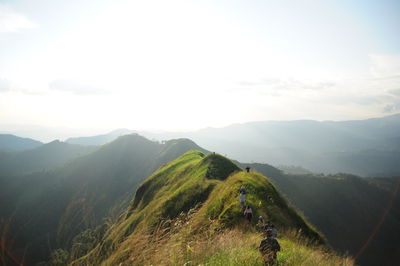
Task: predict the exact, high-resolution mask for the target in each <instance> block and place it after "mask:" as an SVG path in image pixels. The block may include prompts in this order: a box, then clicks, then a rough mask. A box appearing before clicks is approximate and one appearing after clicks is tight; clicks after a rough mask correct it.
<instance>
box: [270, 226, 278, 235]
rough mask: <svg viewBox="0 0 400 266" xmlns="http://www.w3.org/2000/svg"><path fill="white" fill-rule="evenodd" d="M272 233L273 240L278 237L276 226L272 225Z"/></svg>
mask: <svg viewBox="0 0 400 266" xmlns="http://www.w3.org/2000/svg"><path fill="white" fill-rule="evenodd" d="M271 233H272V238H277V237H278V229H276V227H275V225H274V224H271Z"/></svg>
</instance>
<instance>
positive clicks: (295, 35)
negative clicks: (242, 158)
mask: <svg viewBox="0 0 400 266" xmlns="http://www.w3.org/2000/svg"><path fill="white" fill-rule="evenodd" d="M399 29H400V1H397V0H374V1H373V0H357V1H356V0H337V1H333V0H332V1H330V0H327V1H319V0H296V1H294V0H292V1H289V0H279V1H278V0H276V1H272V0H264V1H257V0H254V1H236V0H227V1H207V0H205V1H175V0H171V1H153V0H147V1H128V0H96V1H95V0H86V1H81V0H79V1H77V0H66V1H61V0H35V1H32V0H15V1H0V130H3V131H6V130H7V127H9V129H10V130H11V128H15V127H18V126H19V127H22V126H26V125H35V126H43V127H57V128H69V129H82V130H85V132H90V131H93V132H94V131H96V130H97V131H99V132H100V131H102V130H103V131H105V130H112V129H116V128H130V129H137V130H143V129H145V130H149V129H154V130H155V129H157V130H169V131H186V130H195V129H200V128H204V127H210V126H212V127H222V126H226V125H229V124H232V123H244V122H248V121H261V120H297V119H313V120H350V119H366V118H370V117H381V116H385V115H390V114H395V113H399V112H400V34H399ZM11 131H12V130H11ZM82 132H83V131H82Z"/></svg>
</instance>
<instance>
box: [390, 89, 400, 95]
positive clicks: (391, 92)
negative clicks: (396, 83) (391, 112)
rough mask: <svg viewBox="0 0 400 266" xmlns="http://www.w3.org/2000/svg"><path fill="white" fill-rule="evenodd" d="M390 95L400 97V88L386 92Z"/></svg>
mask: <svg viewBox="0 0 400 266" xmlns="http://www.w3.org/2000/svg"><path fill="white" fill-rule="evenodd" d="M388 92H389V93H390V94H393V95H396V96H400V88H399V89H393V90H389V91H388Z"/></svg>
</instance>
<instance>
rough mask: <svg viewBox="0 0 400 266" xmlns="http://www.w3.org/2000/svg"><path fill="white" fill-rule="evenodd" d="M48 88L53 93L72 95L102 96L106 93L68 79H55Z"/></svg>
mask: <svg viewBox="0 0 400 266" xmlns="http://www.w3.org/2000/svg"><path fill="white" fill-rule="evenodd" d="M49 88H50V89H51V90H55V91H66V92H71V93H74V94H103V93H105V92H106V91H104V90H103V89H100V88H97V87H94V86H92V85H88V84H84V83H81V82H78V81H74V80H70V79H56V80H53V81H52V82H50V83H49Z"/></svg>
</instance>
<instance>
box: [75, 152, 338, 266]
mask: <svg viewBox="0 0 400 266" xmlns="http://www.w3.org/2000/svg"><path fill="white" fill-rule="evenodd" d="M242 185H244V186H245V187H246V190H247V196H248V197H247V203H248V204H249V205H251V206H252V208H253V211H254V212H255V213H254V217H258V215H263V216H264V217H266V218H267V219H269V220H271V221H272V222H273V223H274V224H275V225H276V226H277V227H278V229H279V230H280V232H285V233H282V236H281V239H282V240H283V245H284V246H286V247H288V249H287V250H286V251H285V252H286V253H284V252H282V255H281V257H280V260H281V261H282V264H285V265H293V264H290V263H289V261H290V260H291V259H294V258H292V255H291V254H289V253H290V252H289V250H292V251H291V252H292V253H293V254H294V253H296V252H297V251H295V250H296V248H291V249H290V246H296V247H299V248H300V247H303V251H304V254H306V253H307V252H309V253H310V254H311V253H313V252H314V251H315V252H321V254H325V253H326V250H324V251H323V250H320V251H317V250H318V249H317V248H315V246H325V245H324V243H325V242H324V239H323V237H321V235H320V234H319V233H318V232H317V231H316V230H315V229H313V228H312V226H310V225H309V224H308V223H307V222H306V221H305V220H304V219H303V218H302V217H301V216H300V215H299V214H297V213H296V212H295V211H294V210H293V209H292V208H291V207H289V206H288V204H287V202H286V201H285V200H284V199H283V198H282V197H281V196H280V195H279V193H278V192H277V190H276V189H275V187H274V186H273V185H272V183H271V182H270V181H269V179H268V178H266V177H265V176H263V175H261V174H259V173H256V172H250V173H246V172H244V171H242V170H241V169H240V168H238V167H237V166H236V165H235V164H233V163H232V162H231V161H230V160H228V159H226V158H224V157H222V156H221V155H218V154H209V155H207V156H206V155H204V154H203V153H201V152H198V151H190V152H187V153H185V154H184V155H183V156H181V157H179V158H178V159H176V160H174V161H172V162H170V163H168V164H166V165H165V166H163V167H162V168H160V169H159V170H157V171H156V172H155V173H153V174H152V175H151V176H150V177H149V178H147V179H146V180H145V181H144V182H143V183H142V185H141V186H140V187H139V188H138V190H137V192H136V195H135V198H134V200H133V201H132V202H131V205H130V207H129V209H128V210H127V212H126V215H124V216H121V217H120V219H119V220H118V222H117V223H115V224H113V225H111V226H110V228H109V229H108V231H107V232H106V233H105V236H104V237H103V239H102V240H101V241H100V242H99V243H98V244H97V246H96V247H95V248H94V249H93V250H91V251H90V252H89V253H88V254H87V255H85V256H83V257H81V258H72V259H75V260H74V261H73V263H72V264H73V265H118V264H120V263H122V265H131V264H135V265H142V264H145V265H147V264H148V265H150V264H151V263H154V264H171V263H172V264H175V263H177V264H179V263H185V262H188V260H191V261H192V262H193V261H195V262H196V263H207V262H210V263H211V264H210V265H214V264H217V265H218V263H221V264H219V265H224V258H223V257H224V256H228V257H230V256H229V255H226V254H225V255H224V253H226V252H229V249H230V248H229V245H231V244H232V245H233V244H234V242H235V241H236V240H237V241H239V242H240V243H242V244H243V246H242V247H237V248H239V249H240V250H239V251H238V254H239V257H240V256H242V258H237V259H238V260H241V259H245V258H246V256H250V258H251V259H252V260H253V262H254V263H256V264H258V265H260V263H261V260H260V256H259V254H258V251H257V249H256V246H257V243H258V241H259V240H260V236H259V234H257V233H256V231H255V229H254V228H255V227H254V226H255V222H256V220H257V219H253V223H251V224H249V223H248V222H247V221H246V220H245V219H244V217H243V214H242V211H243V210H242V209H241V207H240V205H239V202H238V194H239V193H238V191H239V188H240V187H241V186H242ZM289 232H291V233H289ZM293 232H295V233H293ZM224 234H226V236H229V238H230V239H225V240H226V243H225V244H226V245H225V244H221V245H220V246H216V244H215V243H216V242H218V241H219V240H218V239H219V238H220V237H221V236H223V235H224ZM240 234H243V237H241V238H238V235H240ZM293 235H296V236H295V237H292V236H293ZM236 238H237V239H236ZM300 238H301V239H306V240H307V241H308V242H309V243H313V244H312V245H313V246H311V245H310V246H308V249H309V251H307V244H304V243H305V242H302V243H300V242H298V241H296V239H300ZM234 239H236V240H234ZM285 239H286V240H285ZM204 241H205V242H204ZM221 241H222V240H221ZM229 241H231V242H232V241H233V242H232V243H231V244H229V243H228V242H229ZM285 241H286V242H285ZM307 241H306V242H307ZM196 243H197V244H196ZM207 243H208V244H207ZM182 245H183V246H184V247H182ZM203 245H209V250H208V251H207V250H203V249H202V248H201V246H203ZM224 245H225V246H224ZM155 250H157V251H156V252H155ZM201 250H203V251H201ZM299 250H301V249H299ZM153 252H155V253H153ZM163 252H165V253H166V254H164V255H160V254H162V253H163ZM288 252H289V253H288ZM146 254H147V255H146ZM219 256H221V257H219ZM282 256H283V257H282ZM285 256H286V258H285ZM293 256H294V255H293ZM332 256H333V255H332ZM305 257H306V256H302V258H303V259H304V258H305ZM333 257H334V256H333ZM335 258H336V259H337V257H335ZM225 259H226V258H225ZM325 259H326V257H325ZM339 260H340V259H339ZM328 261H329V260H328ZM250 263H251V261H250ZM228 264H229V263H228ZM234 265H243V264H240V263H239V262H237V263H234ZM247 265H252V264H247ZM253 265H254V264H253ZM311 265H312V264H311ZM332 265H333V264H332Z"/></svg>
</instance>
